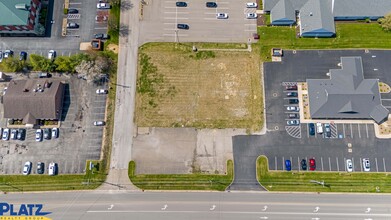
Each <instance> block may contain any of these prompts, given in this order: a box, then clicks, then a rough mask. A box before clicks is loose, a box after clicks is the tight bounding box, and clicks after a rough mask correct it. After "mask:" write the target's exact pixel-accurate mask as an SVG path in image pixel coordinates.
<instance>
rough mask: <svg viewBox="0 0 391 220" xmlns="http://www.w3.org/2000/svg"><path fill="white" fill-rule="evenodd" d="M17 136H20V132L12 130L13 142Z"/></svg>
mask: <svg viewBox="0 0 391 220" xmlns="http://www.w3.org/2000/svg"><path fill="white" fill-rule="evenodd" d="M17 135H18V130H16V129H11V140H16V136H17Z"/></svg>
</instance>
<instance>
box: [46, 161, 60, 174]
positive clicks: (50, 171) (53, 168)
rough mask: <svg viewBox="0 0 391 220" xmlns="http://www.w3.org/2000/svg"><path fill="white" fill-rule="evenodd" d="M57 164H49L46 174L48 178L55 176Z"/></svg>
mask: <svg viewBox="0 0 391 220" xmlns="http://www.w3.org/2000/svg"><path fill="white" fill-rule="evenodd" d="M57 172H58V171H57V163H55V162H51V163H49V168H48V174H49V176H54V175H57Z"/></svg>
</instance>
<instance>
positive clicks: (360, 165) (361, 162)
mask: <svg viewBox="0 0 391 220" xmlns="http://www.w3.org/2000/svg"><path fill="white" fill-rule="evenodd" d="M360 167H361V172H362V160H361V157H360Z"/></svg>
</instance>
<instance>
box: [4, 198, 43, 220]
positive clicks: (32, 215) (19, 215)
mask: <svg viewBox="0 0 391 220" xmlns="http://www.w3.org/2000/svg"><path fill="white" fill-rule="evenodd" d="M42 208H43V205H42V204H20V205H14V204H9V203H3V202H1V203H0V220H51V219H50V218H48V217H45V215H48V214H50V213H51V212H44V211H42Z"/></svg>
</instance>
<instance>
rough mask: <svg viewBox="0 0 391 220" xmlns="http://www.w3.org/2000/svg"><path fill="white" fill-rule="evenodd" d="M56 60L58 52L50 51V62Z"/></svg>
mask: <svg viewBox="0 0 391 220" xmlns="http://www.w3.org/2000/svg"><path fill="white" fill-rule="evenodd" d="M54 58H56V51H54V50H49V53H48V59H49V60H54Z"/></svg>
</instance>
